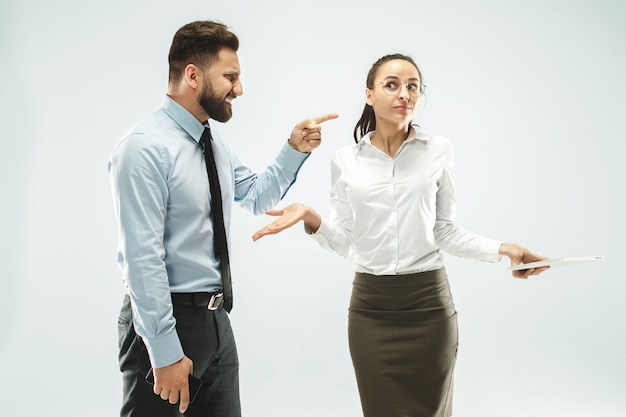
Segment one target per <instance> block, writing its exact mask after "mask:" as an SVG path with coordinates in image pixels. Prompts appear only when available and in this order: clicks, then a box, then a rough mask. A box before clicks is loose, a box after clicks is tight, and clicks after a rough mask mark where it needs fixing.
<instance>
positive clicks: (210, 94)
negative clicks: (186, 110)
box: [198, 48, 243, 122]
mask: <svg viewBox="0 0 626 417" xmlns="http://www.w3.org/2000/svg"><path fill="white" fill-rule="evenodd" d="M240 73H241V71H240V69H239V58H238V57H237V53H236V52H235V51H233V50H232V49H228V48H222V49H221V50H220V51H219V53H218V56H217V61H215V62H214V63H213V64H211V65H210V66H209V68H208V69H206V70H205V71H203V75H204V77H203V81H202V88H201V89H200V90H199V92H198V103H199V104H200V106H202V108H203V109H204V111H205V112H206V113H207V114H208V115H209V117H210V118H211V119H213V120H217V121H218V122H227V121H228V120H230V118H231V117H232V115H233V110H232V100H234V99H235V98H236V97H237V96H240V95H242V94H243V86H242V85H241V80H240V79H239V74H240Z"/></svg>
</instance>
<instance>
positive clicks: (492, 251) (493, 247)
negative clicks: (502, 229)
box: [481, 238, 502, 262]
mask: <svg viewBox="0 0 626 417" xmlns="http://www.w3.org/2000/svg"><path fill="white" fill-rule="evenodd" d="M501 245H502V242H501V241H499V240H493V239H487V238H485V241H484V247H485V249H486V251H485V254H484V255H483V257H481V260H483V261H486V262H500V260H501V259H502V255H500V254H499V252H500V246H501Z"/></svg>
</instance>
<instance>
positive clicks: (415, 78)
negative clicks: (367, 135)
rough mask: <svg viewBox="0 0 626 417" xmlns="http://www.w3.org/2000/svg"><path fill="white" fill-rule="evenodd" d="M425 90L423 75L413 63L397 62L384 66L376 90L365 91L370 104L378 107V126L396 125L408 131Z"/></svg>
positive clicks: (376, 81) (376, 113)
mask: <svg viewBox="0 0 626 417" xmlns="http://www.w3.org/2000/svg"><path fill="white" fill-rule="evenodd" d="M421 88H422V80H421V79H420V75H419V72H418V71H417V68H415V66H414V65H413V64H411V63H410V62H408V61H405V60H403V59H394V60H392V61H388V62H385V63H384V64H383V65H381V66H380V68H379V69H378V73H377V74H376V78H375V81H374V87H373V88H371V89H370V88H366V89H365V98H366V101H367V104H369V105H370V106H372V107H373V108H374V114H375V115H376V126H380V125H381V124H396V125H398V127H399V128H402V129H405V128H406V127H407V126H408V124H410V123H411V121H412V120H413V119H414V118H415V114H416V113H417V104H418V102H419V98H420V95H421V93H420V91H421Z"/></svg>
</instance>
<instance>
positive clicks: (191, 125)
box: [161, 95, 205, 142]
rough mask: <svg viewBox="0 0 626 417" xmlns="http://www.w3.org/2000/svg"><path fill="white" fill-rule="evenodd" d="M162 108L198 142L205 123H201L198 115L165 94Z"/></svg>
mask: <svg viewBox="0 0 626 417" xmlns="http://www.w3.org/2000/svg"><path fill="white" fill-rule="evenodd" d="M161 109H163V111H164V112H165V113H166V114H167V115H168V116H169V117H171V118H172V119H173V120H174V121H175V122H176V123H178V125H179V126H180V127H181V128H183V129H184V130H185V131H186V132H187V133H188V134H189V136H191V137H192V138H193V140H194V141H196V142H198V141H199V140H200V137H201V136H202V132H203V131H204V126H205V125H204V124H202V123H200V122H199V121H198V119H196V117H195V116H194V115H193V114H191V113H190V112H189V110H187V109H186V108H184V107H183V106H181V105H180V104H178V103H177V102H176V101H175V100H174V99H172V98H171V97H169V96H167V95H166V96H165V98H164V99H163V102H162V103H161Z"/></svg>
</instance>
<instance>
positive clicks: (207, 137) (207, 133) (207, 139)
mask: <svg viewBox="0 0 626 417" xmlns="http://www.w3.org/2000/svg"><path fill="white" fill-rule="evenodd" d="M198 143H199V144H200V146H201V147H202V149H205V148H206V147H207V144H208V145H209V146H211V128H210V127H209V126H207V125H204V131H203V132H202V136H200V141H198Z"/></svg>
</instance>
